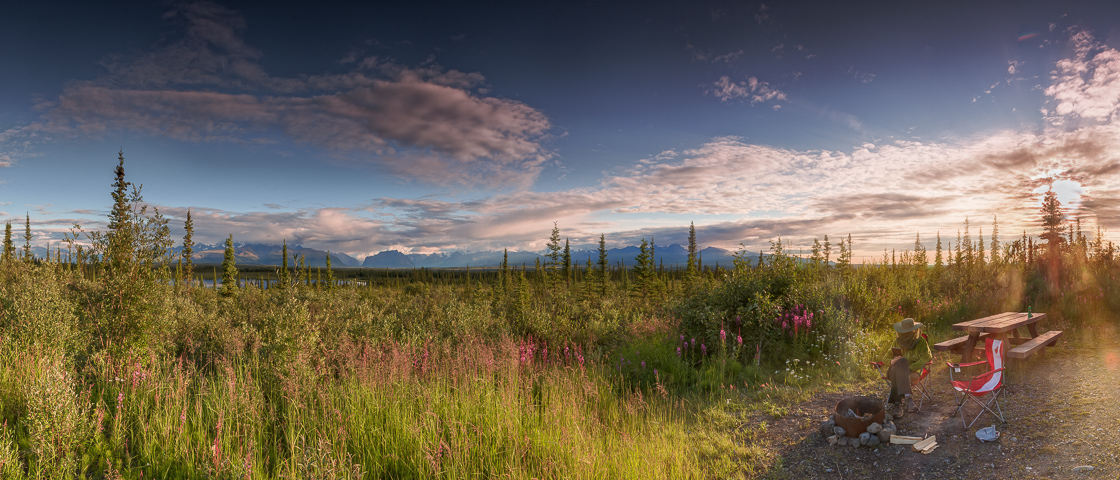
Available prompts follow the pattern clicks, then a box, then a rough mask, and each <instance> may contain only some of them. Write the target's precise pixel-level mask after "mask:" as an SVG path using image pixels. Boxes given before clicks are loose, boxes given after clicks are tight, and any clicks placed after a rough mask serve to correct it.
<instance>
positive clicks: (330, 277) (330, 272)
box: [327, 250, 471, 292]
mask: <svg viewBox="0 0 1120 480" xmlns="http://www.w3.org/2000/svg"><path fill="white" fill-rule="evenodd" d="M470 273H471V267H469V266H468V267H467V286H468V287H470V284H471V276H470ZM327 291H328V292H330V291H334V269H332V268H331V251H330V250H327Z"/></svg>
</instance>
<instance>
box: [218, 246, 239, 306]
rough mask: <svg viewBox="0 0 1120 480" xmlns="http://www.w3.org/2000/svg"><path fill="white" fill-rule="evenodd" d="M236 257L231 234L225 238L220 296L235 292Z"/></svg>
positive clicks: (231, 294)
mask: <svg viewBox="0 0 1120 480" xmlns="http://www.w3.org/2000/svg"><path fill="white" fill-rule="evenodd" d="M237 287H238V285H237V258H235V257H234V252H233V234H230V236H229V238H227V239H226V254H225V258H223V259H222V290H221V293H222V296H225V297H229V296H233V295H235V294H237V290H238V289H237Z"/></svg>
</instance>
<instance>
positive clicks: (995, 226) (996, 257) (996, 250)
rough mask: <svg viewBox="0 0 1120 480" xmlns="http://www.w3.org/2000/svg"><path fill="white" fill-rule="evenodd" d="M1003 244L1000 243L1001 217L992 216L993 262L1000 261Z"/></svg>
mask: <svg viewBox="0 0 1120 480" xmlns="http://www.w3.org/2000/svg"><path fill="white" fill-rule="evenodd" d="M1001 247H1002V245H1000V243H999V219H997V218H996V216H994V215H993V216H992V248H991V250H992V263H1000V261H1001V259H1000V253H1001V252H1000V249H1001Z"/></svg>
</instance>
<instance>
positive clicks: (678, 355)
mask: <svg viewBox="0 0 1120 480" xmlns="http://www.w3.org/2000/svg"><path fill="white" fill-rule="evenodd" d="M680 357H681V347H677V358H680Z"/></svg>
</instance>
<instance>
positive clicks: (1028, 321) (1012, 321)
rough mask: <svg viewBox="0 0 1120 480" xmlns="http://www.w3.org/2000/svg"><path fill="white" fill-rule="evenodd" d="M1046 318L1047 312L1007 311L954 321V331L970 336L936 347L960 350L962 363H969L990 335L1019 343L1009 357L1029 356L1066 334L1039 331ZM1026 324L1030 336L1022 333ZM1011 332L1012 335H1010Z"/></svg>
mask: <svg viewBox="0 0 1120 480" xmlns="http://www.w3.org/2000/svg"><path fill="white" fill-rule="evenodd" d="M1044 318H1046V314H1045V313H1034V314H1031V313H1016V312H1005V313H1000V314H996V315H991V316H987V317H984V318H980V319H976V320H969V321H967V322H961V323H956V324H953V330H963V331H965V332H967V333H968V335H965V336H963V337H957V338H954V339H952V340H946V341H944V342H941V343H937V344H934V346H933V348H934V350H938V351H943V352H954V353H960V355H961V363H968V362H969V361H970V360H972V355H973V350H974V349H976V344H977V342H979V341H980V340H981V339H984V338H986V337H988V336H994V338H995V339H997V340H1007V342H1008V343H1010V344H1012V345H1016V347H1015V348H1013V349H1011V351H1010V352H1008V354H1007V356H1008V357H1011V358H1016V359H1023V358H1027V357H1029V356H1031V355H1033V354H1035V353H1036V352H1039V351H1041V350H1042V349H1043V348H1045V347H1051V346H1054V345H1055V344H1056V343H1057V342H1058V338H1059V337H1061V336H1062V332H1061V331H1060V330H1052V331H1049V332H1045V333H1042V334H1039V333H1038V321H1039V320H1042V319H1044ZM1023 327H1026V329H1027V332H1028V334H1029V335H1030V336H1029V337H1028V336H1020V335H1019V329H1020V328H1023ZM1008 333H1010V334H1011V338H1007V334H1008ZM981 350H982V348H981Z"/></svg>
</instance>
